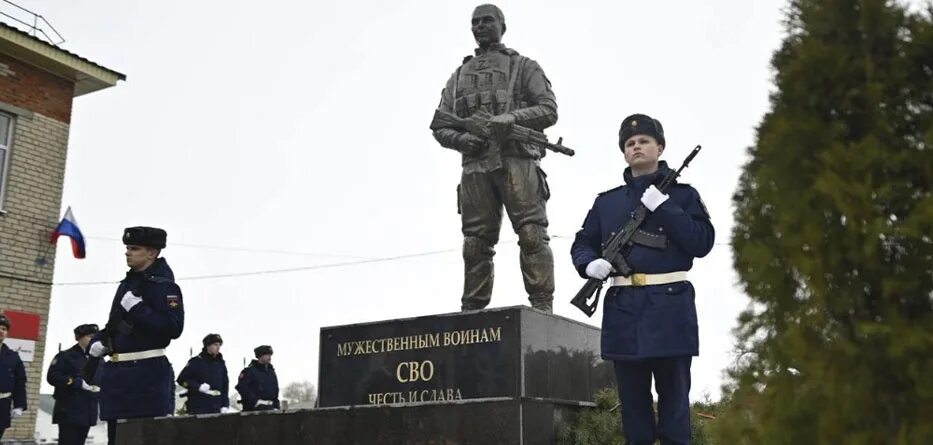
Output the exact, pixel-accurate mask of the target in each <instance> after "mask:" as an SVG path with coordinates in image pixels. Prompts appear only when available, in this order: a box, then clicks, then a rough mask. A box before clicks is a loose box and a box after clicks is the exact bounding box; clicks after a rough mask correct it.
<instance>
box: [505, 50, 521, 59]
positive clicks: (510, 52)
mask: <svg viewBox="0 0 933 445" xmlns="http://www.w3.org/2000/svg"><path fill="white" fill-rule="evenodd" d="M502 54H505V55H509V56H519V57H521V54H519V53H518V51H515V50H514V49H512V48H504V49H502Z"/></svg>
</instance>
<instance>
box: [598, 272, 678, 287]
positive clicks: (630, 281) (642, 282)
mask: <svg viewBox="0 0 933 445" xmlns="http://www.w3.org/2000/svg"><path fill="white" fill-rule="evenodd" d="M678 281H687V272H668V273H652V274H647V273H635V274H632V276H630V277H612V285H613V286H652V285H655V284H668V283H676V282H678Z"/></svg>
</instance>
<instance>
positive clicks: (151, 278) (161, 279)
mask: <svg viewBox="0 0 933 445" xmlns="http://www.w3.org/2000/svg"><path fill="white" fill-rule="evenodd" d="M149 281H152V282H153V283H174V282H175V280H172V279H171V278H166V277H159V276H155V275H149Z"/></svg>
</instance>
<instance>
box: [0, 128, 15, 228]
mask: <svg viewBox="0 0 933 445" xmlns="http://www.w3.org/2000/svg"><path fill="white" fill-rule="evenodd" d="M0 115H3V117H6V118H7V119H8V120H9V123H8V124H7V132H6V133H7V134H6V140H5V141H4V140H0V157H2V161H3V167H2V168H0V213H5V210H4V208H3V204H4V202H6V186H7V183H8V182H9V177H8V176H9V172H10V149H11V148H12V147H11V146H12V145H13V125H14V123H15V122H16V116H15V115H13V114H11V113H4V112H2V111H0Z"/></svg>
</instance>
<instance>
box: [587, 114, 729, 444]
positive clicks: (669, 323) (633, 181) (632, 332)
mask: <svg viewBox="0 0 933 445" xmlns="http://www.w3.org/2000/svg"><path fill="white" fill-rule="evenodd" d="M664 146H665V140H664V129H663V127H661V123H660V122H658V121H657V120H656V119H652V118H651V117H649V116H646V115H643V114H635V115H632V116H629V117H627V118H625V121H623V122H622V126H621V129H620V130H619V147H620V148H621V149H622V151H623V153H624V155H625V161H626V162H627V163H628V165H629V166H628V168H626V169H625V172H624V174H623V178H624V180H625V184H624V185H622V186H620V187H617V188H614V189H612V190H609V191H607V192H604V193H601V194H600V195H599V196H598V197H597V198H596V202H595V203H594V204H593V207H592V209H591V210H590V212H589V214H587V216H586V219H585V220H584V221H583V228H582V229H581V230H580V231H579V232H577V235H576V238H575V240H574V242H573V247H572V248H571V255H572V257H573V264H574V266H575V267H576V269H577V271H578V272H579V273H580V276H582V277H584V278H594V279H598V280H604V279H606V278H609V280H610V283H611V287H610V288H609V290H608V291H607V293H606V300H605V304H604V305H603V322H602V357H603V359H605V360H612V361H613V363H614V365H615V372H616V381H617V383H618V389H619V399H620V401H621V403H622V423H623V429H624V431H625V437H626V443H627V444H639V445H640V444H654V443H655V439H659V440H660V441H661V443H662V444H689V443H690V400H689V393H690V364H691V360H692V358H693V356H696V355H699V341H698V337H697V313H696V305H695V303H694V289H693V285H692V284H691V283H690V281H688V280H687V271H688V270H690V268H691V267H693V259H694V258H699V257H703V256H705V255H706V254H708V253H709V252H710V250H711V249H712V247H713V240H714V230H713V225H712V224H711V223H710V217H709V214H708V213H707V211H706V207H705V206H704V205H703V201H702V200H701V199H700V195H699V193H698V192H697V191H696V190H695V189H694V188H693V187H691V186H689V185H686V184H678V183H674V184H671V185H670V186H669V187H668V188H667V193H666V194H665V193H661V192H660V191H659V190H658V189H657V187H656V186H655V185H656V184H659V183H660V182H661V181H662V180H663V178H664V177H665V176H666V175H667V174H668V173H669V172H670V169H669V167H668V166H667V163H666V162H664V161H660V162H659V161H658V158H659V157H660V155H661V153H663V151H664ZM639 204H644V205H645V207H646V208H647V209H648V211H649V212H650V213H649V215H648V217H647V218H646V219H645V222H644V224H643V225H642V226H641V229H640V231H641V232H642V233H641V234H640V235H641V236H639V237H634V238H633V241H634V242H633V244H632V245H631V246H630V248H629V250H628V251H627V252H625V254H624V259H625V262H626V263H627V264H628V265H629V266H630V267H631V269H632V270H633V271H634V272H635V273H634V274H631V275H630V276H627V277H626V276H618V275H619V274H618V273H617V272H616V271H615V270H614V268H613V266H612V264H610V262H609V261H607V260H606V259H604V258H600V256H601V254H602V252H601V244H602V243H603V242H604V241H606V240H608V239H609V238H610V237H611V236H612V235H613V234H614V232H617V231H619V229H621V228H622V227H623V226H624V225H625V223H626V222H627V221H628V220H630V219H631V218H632V214H633V212H634V211H635V209H636V208H637V207H638V206H639ZM652 378H653V379H654V381H655V388H656V390H657V393H658V416H657V422H655V419H656V417H655V414H654V408H653V405H652V395H651V382H652Z"/></svg>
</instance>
